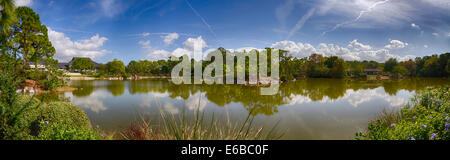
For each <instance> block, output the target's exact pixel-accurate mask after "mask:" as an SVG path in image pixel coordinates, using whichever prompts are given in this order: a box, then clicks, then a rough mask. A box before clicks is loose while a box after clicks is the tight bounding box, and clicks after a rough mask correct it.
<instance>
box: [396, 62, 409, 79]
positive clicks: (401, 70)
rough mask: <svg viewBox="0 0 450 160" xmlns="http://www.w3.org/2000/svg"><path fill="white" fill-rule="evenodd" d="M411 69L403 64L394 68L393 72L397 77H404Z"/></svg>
mask: <svg viewBox="0 0 450 160" xmlns="http://www.w3.org/2000/svg"><path fill="white" fill-rule="evenodd" d="M408 73H409V71H408V69H406V68H405V67H404V66H402V65H397V66H395V67H394V68H393V69H392V74H393V76H395V77H402V76H405V75H408Z"/></svg>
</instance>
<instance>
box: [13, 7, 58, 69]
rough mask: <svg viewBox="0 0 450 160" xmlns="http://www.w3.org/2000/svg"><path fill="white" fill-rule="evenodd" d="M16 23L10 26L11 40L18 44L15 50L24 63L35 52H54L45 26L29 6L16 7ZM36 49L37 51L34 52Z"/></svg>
mask: <svg viewBox="0 0 450 160" xmlns="http://www.w3.org/2000/svg"><path fill="white" fill-rule="evenodd" d="M16 13H17V19H18V21H17V23H15V24H14V25H13V26H12V29H13V31H12V34H13V35H12V37H13V38H12V39H11V40H12V42H13V43H15V44H18V48H17V50H18V51H19V53H21V54H22V58H23V62H24V64H26V63H27V61H28V60H29V59H30V58H31V57H32V56H35V57H39V55H35V54H36V53H37V54H41V55H42V54H47V53H45V52H54V51H52V50H54V49H52V48H53V47H50V46H51V43H50V42H49V40H48V36H47V27H46V26H45V25H42V24H41V20H40V18H39V15H38V14H36V13H35V12H34V11H33V9H31V8H29V7H18V8H17V9H16ZM36 51H37V52H36Z"/></svg>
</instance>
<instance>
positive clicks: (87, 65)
mask: <svg viewBox="0 0 450 160" xmlns="http://www.w3.org/2000/svg"><path fill="white" fill-rule="evenodd" d="M70 69H72V70H79V71H80V72H81V73H84V72H85V71H86V70H94V69H95V64H94V62H92V61H91V60H90V59H89V58H75V59H74V60H73V62H72V65H71V66H70Z"/></svg>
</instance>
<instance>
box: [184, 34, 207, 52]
mask: <svg viewBox="0 0 450 160" xmlns="http://www.w3.org/2000/svg"><path fill="white" fill-rule="evenodd" d="M183 46H184V47H185V48H186V49H188V50H191V51H193V50H194V48H196V47H199V49H203V48H206V47H208V45H206V42H205V40H203V38H202V36H199V37H197V38H188V39H187V40H186V41H185V42H184V43H183Z"/></svg>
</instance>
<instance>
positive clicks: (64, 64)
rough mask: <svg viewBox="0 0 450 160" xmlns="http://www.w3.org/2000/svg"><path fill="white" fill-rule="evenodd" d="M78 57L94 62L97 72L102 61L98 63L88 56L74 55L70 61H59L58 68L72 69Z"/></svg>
mask: <svg viewBox="0 0 450 160" xmlns="http://www.w3.org/2000/svg"><path fill="white" fill-rule="evenodd" d="M77 58H85V59H88V60H89V61H91V62H92V63H94V67H95V69H94V72H97V70H98V69H99V66H100V63H97V62H95V61H93V60H92V59H91V58H88V57H73V58H72V60H70V61H69V62H62V63H58V68H59V69H61V70H67V71H71V70H72V69H71V67H72V63H73V61H75V59H77Z"/></svg>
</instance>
